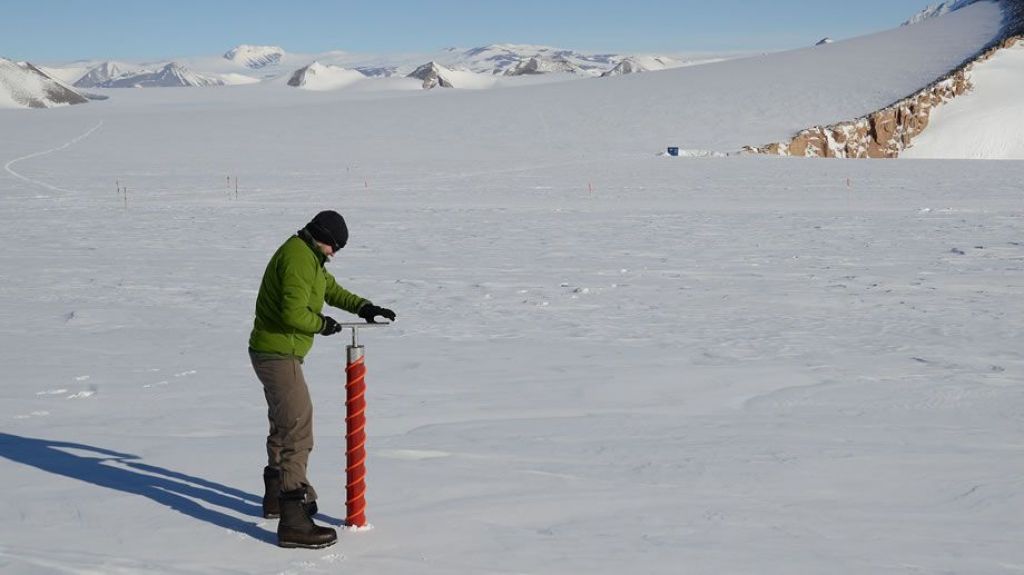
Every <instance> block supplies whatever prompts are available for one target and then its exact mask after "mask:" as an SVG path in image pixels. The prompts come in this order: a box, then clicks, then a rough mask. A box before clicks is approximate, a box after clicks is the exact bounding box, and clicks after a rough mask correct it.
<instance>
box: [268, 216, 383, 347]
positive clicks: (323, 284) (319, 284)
mask: <svg viewBox="0 0 1024 575" xmlns="http://www.w3.org/2000/svg"><path fill="white" fill-rule="evenodd" d="M326 261H327V256H325V255H323V254H322V253H321V252H320V250H319V249H317V247H316V244H315V243H314V242H313V239H312V238H311V237H310V236H309V235H308V234H307V233H306V232H305V231H300V232H299V234H298V235H295V236H292V237H291V238H289V239H288V241H286V242H285V243H284V244H283V245H281V247H280V248H278V250H277V252H275V253H274V256H273V257H272V258H270V263H268V264H267V270H266V271H265V272H264V273H263V282H262V283H261V284H260V293H259V295H258V296H257V297H256V321H255V322H254V323H253V328H252V334H251V335H250V336H249V349H250V350H251V351H253V352H256V353H261V354H272V355H285V356H292V357H297V358H299V359H301V358H303V357H305V356H306V354H307V353H309V349H310V348H311V347H313V336H314V335H315V334H317V333H319V332H320V330H321V329H323V326H324V320H323V318H322V317H321V316H320V310H322V309H323V307H324V302H327V303H328V304H330V305H331V306H334V307H337V308H341V309H343V310H345V311H347V312H350V313H356V312H358V311H359V308H360V307H362V306H363V305H365V304H367V303H370V302H369V300H367V299H365V298H361V297H359V296H357V295H355V294H353V293H351V292H349V291H348V290H346V289H345V288H343V287H341V286H339V285H338V283H337V282H336V281H334V276H332V275H331V273H330V272H328V271H327V270H326V269H325V268H324V263H326Z"/></svg>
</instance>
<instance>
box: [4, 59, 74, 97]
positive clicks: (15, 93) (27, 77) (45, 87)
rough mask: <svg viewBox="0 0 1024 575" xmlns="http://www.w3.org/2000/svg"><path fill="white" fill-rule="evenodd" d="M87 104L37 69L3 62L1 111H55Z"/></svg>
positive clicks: (67, 87) (72, 91)
mask: <svg viewBox="0 0 1024 575" xmlns="http://www.w3.org/2000/svg"><path fill="white" fill-rule="evenodd" d="M86 102H88V99H86V97H85V96H83V95H81V94H79V93H78V92H76V91H75V90H74V89H73V88H71V87H70V86H67V85H66V84H64V83H63V82H61V81H59V80H56V79H54V78H52V77H50V76H48V75H47V74H46V73H45V72H43V71H42V70H40V69H39V68H37V67H36V66H33V65H32V64H30V63H28V62H12V61H11V60H8V59H6V58H0V108H52V107H54V106H64V105H70V104H84V103H86Z"/></svg>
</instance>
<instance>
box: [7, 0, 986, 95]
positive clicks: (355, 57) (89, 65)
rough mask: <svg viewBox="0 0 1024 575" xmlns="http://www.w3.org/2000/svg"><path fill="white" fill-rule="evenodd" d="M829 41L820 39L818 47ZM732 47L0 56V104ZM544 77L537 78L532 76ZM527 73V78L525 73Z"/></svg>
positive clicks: (445, 84)
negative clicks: (129, 58) (59, 59)
mask: <svg viewBox="0 0 1024 575" xmlns="http://www.w3.org/2000/svg"><path fill="white" fill-rule="evenodd" d="M976 1H977V0H952V1H949V2H945V3H942V4H938V5H934V6H930V7H928V8H926V9H925V10H922V11H921V12H919V13H917V14H915V15H914V16H913V17H911V18H910V19H909V20H907V21H906V22H905V23H904V25H912V24H917V23H920V22H923V21H925V20H929V19H932V18H936V17H939V16H942V15H944V14H947V13H949V12H951V11H955V10H958V9H960V8H963V7H965V6H968V5H970V4H973V3H974V2H976ZM829 42H831V40H830V39H826V40H822V41H821V42H819V43H818V44H819V45H823V44H827V43H829ZM737 56H739V55H737V54H726V55H715V54H705V55H700V56H696V57H695V56H689V57H684V56H666V55H650V54H648V55H643V54H640V55H637V54H634V55H623V54H613V53H600V54H592V53H584V52H578V51H574V50H567V49H560V48H553V47H549V46H538V45H529V44H492V45H488V46H482V47H477V48H472V49H468V50H461V49H457V48H447V49H445V50H443V51H441V52H438V53H435V54H421V55H412V56H369V55H363V54H356V53H349V52H343V51H330V52H325V53H320V54H293V53H289V52H286V51H285V50H284V49H283V48H281V47H279V46H259V45H249V44H242V45H239V46H236V47H235V48H232V49H231V50H228V51H227V52H225V53H224V54H223V55H220V56H209V57H193V58H178V59H173V60H168V61H157V62H120V61H77V62H72V63H58V64H53V65H49V66H35V65H32V64H29V63H14V62H11V61H9V60H2V62H4V66H3V68H2V69H0V106H2V107H51V106H58V105H67V104H75V103H84V102H86V101H88V100H87V98H86V97H85V96H84V95H82V94H81V93H79V92H77V90H79V89H101V88H157V87H159V88H168V87H208V86H225V85H240V84H255V83H261V82H262V83H280V84H284V85H287V86H290V87H294V88H300V89H304V90H313V91H325V90H338V89H344V88H348V87H350V86H353V85H356V84H360V83H362V82H363V81H364V80H367V79H374V80H376V79H384V78H395V79H396V81H394V82H390V83H387V84H381V85H378V86H377V88H378V89H384V90H390V89H415V88H422V89H432V88H437V87H441V88H463V89H483V88H493V87H498V86H506V85H508V86H514V85H518V84H520V83H523V82H531V83H533V82H537V81H541V82H547V81H562V80H570V79H574V78H589V77H611V76H621V75H626V74H635V73H640V72H648V71H655V70H665V69H670V68H678V67H683V66H692V65H697V64H707V63H712V62H718V61H721V60H724V59H728V58H733V57H737ZM541 76H543V77H545V78H538V77H541ZM527 77H530V78H532V79H528V78H527Z"/></svg>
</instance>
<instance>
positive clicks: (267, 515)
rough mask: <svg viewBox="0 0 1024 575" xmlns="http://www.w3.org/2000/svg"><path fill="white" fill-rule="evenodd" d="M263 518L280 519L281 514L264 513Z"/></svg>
mask: <svg viewBox="0 0 1024 575" xmlns="http://www.w3.org/2000/svg"><path fill="white" fill-rule="evenodd" d="M263 518H264V519H280V518H281V514H280V513H264V514H263Z"/></svg>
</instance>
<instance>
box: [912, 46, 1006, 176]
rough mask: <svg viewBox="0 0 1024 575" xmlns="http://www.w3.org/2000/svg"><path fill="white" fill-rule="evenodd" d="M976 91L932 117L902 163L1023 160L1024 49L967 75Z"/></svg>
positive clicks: (999, 56)
mask: <svg viewBox="0 0 1024 575" xmlns="http://www.w3.org/2000/svg"><path fill="white" fill-rule="evenodd" d="M970 78H971V82H972V83H973V84H974V89H973V90H972V91H971V92H970V93H968V94H967V95H964V96H961V97H959V98H957V99H955V100H953V101H952V102H950V103H948V104H946V105H944V106H940V107H939V108H937V109H936V110H935V111H934V112H932V117H931V121H930V123H929V125H928V129H927V130H925V131H924V133H922V134H921V135H920V136H919V137H918V138H915V139H914V145H913V147H911V148H910V149H908V150H906V151H905V152H904V153H903V157H904V158H972V159H1014V160H1024V128H1022V127H1024V100H1022V98H1021V95H1022V94H1024V44H1017V46H1015V47H1013V48H1007V49H1003V50H1000V51H998V52H996V54H995V56H993V57H992V59H991V60H989V61H987V62H982V63H979V64H977V65H975V67H974V69H973V70H972V71H971V72H970Z"/></svg>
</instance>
